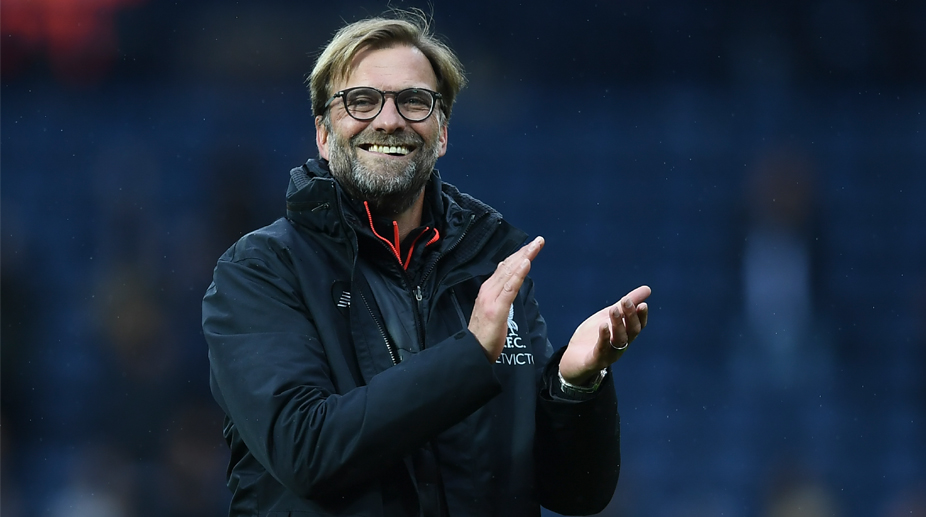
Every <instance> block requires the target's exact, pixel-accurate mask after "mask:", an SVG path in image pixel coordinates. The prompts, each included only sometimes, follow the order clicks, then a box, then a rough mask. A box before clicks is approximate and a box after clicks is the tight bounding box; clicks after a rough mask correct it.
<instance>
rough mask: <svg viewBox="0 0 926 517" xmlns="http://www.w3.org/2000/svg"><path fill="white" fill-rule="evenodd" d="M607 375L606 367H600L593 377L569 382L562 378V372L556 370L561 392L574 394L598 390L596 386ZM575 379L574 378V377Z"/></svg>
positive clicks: (599, 384)
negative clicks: (579, 381) (582, 380)
mask: <svg viewBox="0 0 926 517" xmlns="http://www.w3.org/2000/svg"><path fill="white" fill-rule="evenodd" d="M607 375H608V369H607V368H602V369H601V371H599V372H598V374H597V375H595V376H593V377H587V378H586V379H585V382H581V383H576V382H569V381H567V380H566V379H565V378H563V373H562V372H560V371H559V369H557V370H556V376H557V377H558V378H559V385H560V389H561V390H562V391H563V393H569V394H575V393H594V392H596V391H598V387H599V386H601V382H602V381H603V380H604V378H605V377H606V376H607ZM574 380H575V379H574Z"/></svg>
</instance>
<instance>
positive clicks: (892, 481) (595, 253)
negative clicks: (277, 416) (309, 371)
mask: <svg viewBox="0 0 926 517" xmlns="http://www.w3.org/2000/svg"><path fill="white" fill-rule="evenodd" d="M391 5H392V6H394V7H400V8H407V7H421V8H424V9H425V10H427V11H431V10H432V7H429V4H428V3H426V2H424V1H421V2H403V1H395V0H393V1H392V3H391ZM387 7H388V5H387V4H386V3H385V2H384V1H379V2H358V1H342V2H316V1H298V2H297V1H293V0H289V1H283V0H263V1H260V2H258V1H251V0H242V1H238V2H218V1H204V0H188V1H184V2H168V1H164V0H4V1H3V3H2V5H0V24H2V38H0V51H2V59H0V65H2V78H0V83H2V84H0V102H2V126H0V138H2V139H0V142H2V154H0V157H2V162H0V181H2V241H0V246H2V278H0V294H2V300H0V308H2V315H0V324H2V336H0V339H2V342H0V343H2V408H0V410H2V414H0V418H2V427H0V432H2V434H0V447H2V449H0V453H2V456H0V458H2V464H0V465H2V472H0V474H2V489H0V501H2V503H0V511H2V514H3V515H4V516H5V517H17V516H37V515H42V516H52V517H62V516H77V517H117V516H118V517H123V516H124V517H135V516H139V517H141V516H155V515H157V516H165V515H170V516H180V517H183V516H221V515H225V514H226V512H227V504H228V499H229V494H228V491H227V489H226V488H225V486H224V473H225V465H226V459H227V450H226V448H225V445H224V443H223V442H222V438H221V422H222V415H221V414H220V412H219V410H218V408H217V406H216V405H215V404H214V402H213V401H212V399H211V395H210V393H209V389H208V361H207V358H206V345H205V342H204V340H203V338H202V335H201V329H200V301H201V299H202V295H203V293H204V291H205V289H206V287H207V286H208V285H209V282H210V280H211V271H212V268H213V266H214V264H215V261H216V259H217V258H218V257H219V255H220V254H221V253H222V252H223V251H224V250H225V249H226V248H227V247H228V246H229V245H231V244H232V243H233V242H234V241H235V240H236V239H237V238H238V237H239V236H240V235H242V234H243V233H245V232H247V231H250V230H253V229H255V228H258V227H260V226H262V225H265V224H268V223H270V222H271V221H273V220H274V219H275V218H277V217H280V216H281V215H282V214H283V210H284V202H283V201H284V193H285V189H286V185H287V182H288V171H289V169H290V168H291V167H294V166H298V165H300V164H301V163H302V162H304V161H305V160H306V159H307V158H310V157H314V156H315V155H316V151H315V144H314V129H313V125H312V115H311V111H310V104H309V97H308V94H307V92H306V90H305V89H304V87H303V80H304V78H305V74H306V73H307V72H308V71H309V70H310V69H311V66H312V64H313V62H314V58H315V57H316V56H317V53H318V51H319V49H320V48H321V47H322V46H323V45H324V44H325V43H326V42H327V41H328V39H329V38H330V37H331V35H332V34H333V32H334V31H335V30H336V29H338V28H339V27H341V26H342V25H343V23H344V22H345V21H348V22H349V21H354V20H357V19H359V18H363V17H367V16H370V15H376V14H380V13H382V12H383V11H384V10H385V9H386V8H387ZM433 15H434V26H435V28H436V30H437V32H438V33H439V34H441V35H443V36H444V37H445V39H446V40H447V41H448V42H449V43H450V44H451V46H452V47H453V48H454V49H455V50H456V51H457V52H458V54H459V55H460V57H461V59H462V61H463V63H464V64H465V66H466V68H467V71H468V77H469V80H470V85H469V87H468V88H467V89H465V90H464V91H463V92H462V94H461V95H460V97H459V102H458V104H457V106H456V109H455V111H454V115H453V119H452V121H451V124H450V149H449V152H448V154H447V156H445V157H444V158H442V159H441V161H440V162H439V167H440V169H441V172H442V175H443V177H444V178H445V179H446V180H447V181H449V182H451V183H454V184H456V185H457V186H459V187H461V189H463V190H464V191H467V192H469V193H471V194H473V195H475V196H476V197H479V198H481V199H483V200H484V201H486V202H488V203H489V204H491V205H493V206H495V207H496V208H498V209H499V210H500V211H501V212H502V213H503V214H505V216H506V217H507V218H508V219H510V220H511V221H512V222H513V223H514V224H516V225H518V226H520V227H522V228H524V229H525V230H527V231H528V232H529V233H531V234H542V235H544V236H545V237H546V239H547V246H546V248H545V249H544V251H543V253H542V255H541V256H540V258H539V259H538V261H537V263H536V264H535V266H534V269H533V271H532V275H533V276H534V277H535V279H536V281H537V284H538V288H537V293H538V297H539V299H540V303H541V308H542V309H544V314H545V316H546V318H547V319H548V321H549V324H550V327H551V339H552V341H553V342H554V346H557V347H559V346H562V345H563V344H565V342H566V341H567V340H568V338H569V336H570V335H571V332H572V330H573V329H574V328H575V326H576V325H577V324H578V323H579V322H581V320H582V319H584V317H585V316H586V315H587V314H590V313H591V312H593V311H595V310H597V309H598V308H600V307H601V306H603V305H605V304H609V303H613V302H614V301H616V300H617V299H618V298H619V297H620V296H621V295H622V294H623V293H625V292H627V291H628V290H630V289H631V288H633V287H635V286H637V285H639V284H643V283H646V284H649V285H650V286H652V287H653V291H654V294H653V297H652V299H651V326H650V327H649V328H648V329H647V331H646V333H645V335H644V337H642V338H641V339H639V340H638V341H637V342H635V343H634V347H633V350H632V351H631V352H629V353H628V354H627V355H626V356H625V357H624V358H623V359H622V360H621V362H620V363H619V364H618V365H617V366H616V368H615V374H616V379H617V390H618V394H619V398H620V404H621V416H622V423H623V439H622V443H623V469H622V477H621V483H620V486H619V488H618V491H617V494H616V496H615V498H614V500H613V502H612V504H611V506H610V507H609V508H608V510H606V511H605V512H604V513H603V515H609V516H617V515H621V516H646V517H649V516H680V515H684V516H720V515H723V516H769V517H816V516H859V517H861V516H866V517H867V516H876V517H900V516H923V515H926V495H924V494H926V424H924V419H926V347H924V345H926V30H923V28H924V27H926V2H921V1H915V0H898V1H874V0H814V1H790V0H787V1H778V2H736V1H733V0H716V1H691V0H664V1H649V2H643V1H624V2H601V1H599V2H597V3H596V2H591V1H581V0H580V1H578V2H561V1H560V2H552V1H547V0H535V1H533V2H523V3H519V2H498V1H485V0H469V1H468V2H458V3H451V2H442V1H438V0H435V1H433ZM545 515H552V514H545Z"/></svg>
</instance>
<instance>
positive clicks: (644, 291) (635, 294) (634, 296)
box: [625, 285, 653, 305]
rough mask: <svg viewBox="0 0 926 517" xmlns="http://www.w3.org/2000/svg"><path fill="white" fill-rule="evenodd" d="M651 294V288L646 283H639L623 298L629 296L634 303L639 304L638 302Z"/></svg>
mask: <svg viewBox="0 0 926 517" xmlns="http://www.w3.org/2000/svg"><path fill="white" fill-rule="evenodd" d="M651 294H653V290H652V289H650V288H649V286H648V285H641V286H640V287H637V288H636V289H634V290H633V291H630V292H629V293H627V296H625V298H629V299H630V301H631V302H633V304H634V305H640V303H641V302H643V300H646V299H647V298H649V297H650V295H651Z"/></svg>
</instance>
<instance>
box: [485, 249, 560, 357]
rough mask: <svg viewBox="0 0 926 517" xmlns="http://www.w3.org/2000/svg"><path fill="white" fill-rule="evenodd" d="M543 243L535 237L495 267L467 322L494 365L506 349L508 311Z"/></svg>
mask: <svg viewBox="0 0 926 517" xmlns="http://www.w3.org/2000/svg"><path fill="white" fill-rule="evenodd" d="M543 242H544V241H543V237H537V238H535V239H534V240H533V241H531V242H530V244H528V245H526V246H524V247H523V248H521V249H519V250H518V251H516V252H514V253H512V254H511V255H510V256H509V257H508V258H506V259H505V260H503V261H502V262H500V263H499V264H498V268H496V270H495V273H492V276H490V277H489V278H488V279H487V280H486V281H485V282H483V284H482V287H480V288H479V295H478V296H477V297H476V304H475V306H474V307H473V315H472V316H471V317H470V319H469V331H470V332H472V333H473V335H475V336H476V339H478V340H479V343H480V344H481V345H482V347H483V348H484V349H485V351H486V357H488V358H489V361H491V362H493V363H494V362H495V361H496V360H497V359H498V356H500V355H501V353H502V350H503V349H504V348H505V337H506V336H507V335H508V311H509V309H510V308H511V304H512V303H513V302H514V299H515V297H516V296H517V295H518V291H519V290H520V289H521V284H522V283H524V279H525V278H527V273H528V272H529V271H530V270H531V261H533V260H534V258H535V257H537V254H538V253H540V250H541V249H542V248H543Z"/></svg>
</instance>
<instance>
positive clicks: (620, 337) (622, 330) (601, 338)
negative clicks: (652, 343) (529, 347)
mask: <svg viewBox="0 0 926 517" xmlns="http://www.w3.org/2000/svg"><path fill="white" fill-rule="evenodd" d="M651 293H652V290H651V289H650V288H649V287H648V286H645V285H642V286H640V287H637V288H636V289H634V290H633V291H630V292H629V293H627V295H626V296H624V297H623V298H621V299H620V300H618V302H617V303H615V304H614V305H612V306H610V307H605V308H604V309H601V310H600V311H598V312H596V313H595V314H593V315H592V316H590V317H589V318H588V319H586V320H585V321H583V322H582V324H581V325H579V327H578V328H577V329H576V331H575V333H574V334H573V335H572V339H570V340H569V344H568V345H567V347H566V351H565V352H564V353H563V357H562V358H561V359H560V362H559V372H560V374H561V375H562V376H563V379H565V380H566V382H568V383H570V384H575V385H578V386H582V385H585V384H587V383H588V382H589V381H591V380H592V379H593V378H594V377H595V376H597V375H598V372H600V371H601V369H602V368H606V367H607V366H608V365H610V364H611V363H613V362H615V361H617V360H618V359H620V357H621V356H622V355H624V352H625V351H626V350H627V347H628V346H629V345H630V343H631V342H632V341H633V340H634V339H636V337H637V336H638V335H639V334H640V332H641V331H642V330H643V328H645V327H646V320H647V317H648V316H649V306H647V304H646V303H644V300H646V299H647V298H649V295H650V294H651Z"/></svg>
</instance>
